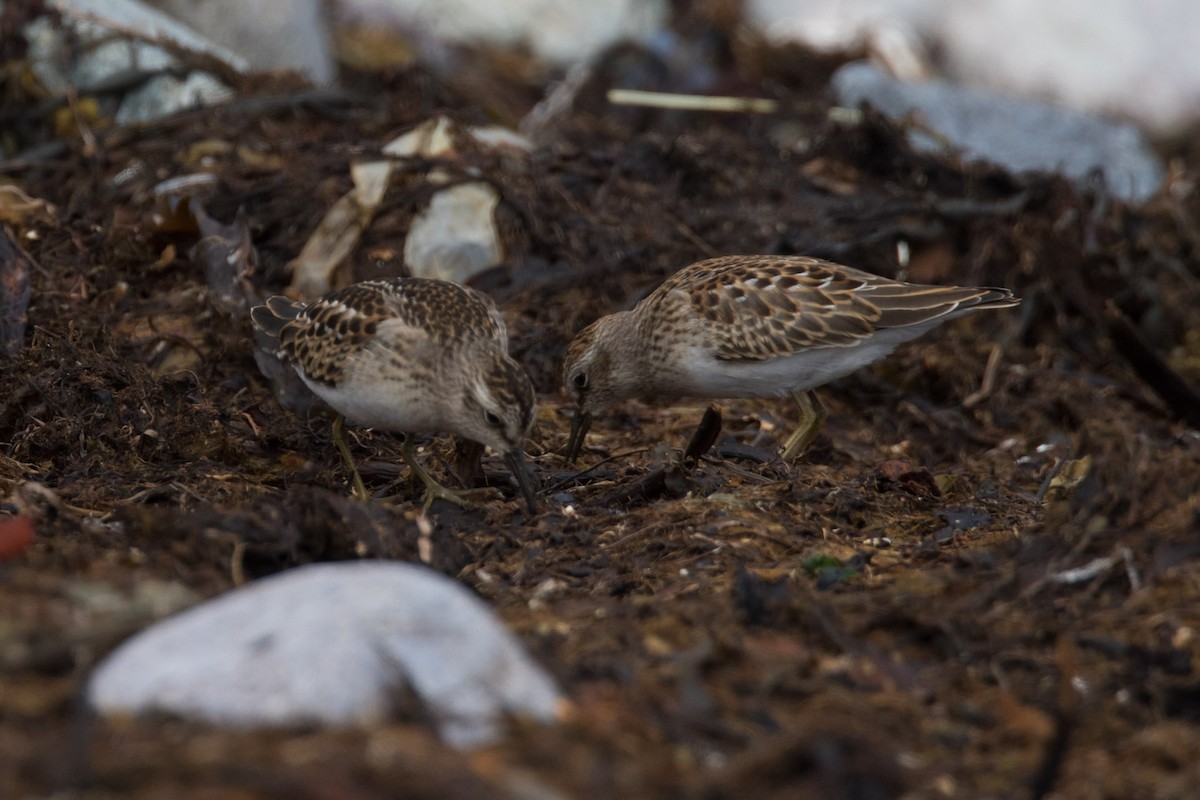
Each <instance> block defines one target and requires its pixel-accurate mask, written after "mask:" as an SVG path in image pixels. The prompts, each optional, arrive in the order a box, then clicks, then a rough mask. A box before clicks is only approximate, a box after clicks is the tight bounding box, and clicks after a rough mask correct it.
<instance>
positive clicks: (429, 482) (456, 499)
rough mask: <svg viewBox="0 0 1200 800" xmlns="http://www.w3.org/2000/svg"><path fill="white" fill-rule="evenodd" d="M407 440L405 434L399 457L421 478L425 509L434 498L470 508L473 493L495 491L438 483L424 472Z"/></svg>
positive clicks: (483, 493) (407, 437)
mask: <svg viewBox="0 0 1200 800" xmlns="http://www.w3.org/2000/svg"><path fill="white" fill-rule="evenodd" d="M409 440H410V437H409V436H407V435H406V436H405V437H404V444H403V445H402V446H401V447H400V457H401V458H403V459H404V463H405V464H408V468H409V469H411V470H412V471H413V474H414V475H416V476H417V477H418V478H420V479H421V483H423V484H425V500H424V503H423V508H424V509H425V510H426V511H428V510H429V507H430V506H431V505H433V501H434V500H446V501H447V502H450V503H454V504H455V505H456V506H462V507H463V508H470V507H471V502H472V501H471V499H470V498H471V497H472V496H473V495H478V496H484V495H487V494H494V493H495V489H460V490H457V491H456V490H454V489H448V488H446V487H445V486H443V485H442V484H440V483H438V482H437V480H436V479H435V478H434V477H433V476H432V475H430V474H429V473H428V472H426V471H425V468H424V467H422V466H421V465H420V464H419V463H418V462H417V454H416V453H414V452H413V447H412V444H411V443H410V441H409Z"/></svg>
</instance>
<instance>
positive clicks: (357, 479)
mask: <svg viewBox="0 0 1200 800" xmlns="http://www.w3.org/2000/svg"><path fill="white" fill-rule="evenodd" d="M345 429H346V418H345V417H344V416H343V415H341V414H336V415H335V416H334V418H333V443H334V444H336V445H337V449H338V452H340V453H341V454H342V458H343V459H345V461H346V466H347V467H349V468H350V475H351V476H352V478H353V480H354V494H355V496H357V497H358V499H359V500H362V501H364V502H365V501H367V500H369V499H371V498H370V495H368V494H367V487H366V486H364V485H363V481H362V476H361V475H359V474H358V467H357V466H356V465H355V463H354V457H353V456H351V455H350V447H349V446H348V445H347V444H346V436H345Z"/></svg>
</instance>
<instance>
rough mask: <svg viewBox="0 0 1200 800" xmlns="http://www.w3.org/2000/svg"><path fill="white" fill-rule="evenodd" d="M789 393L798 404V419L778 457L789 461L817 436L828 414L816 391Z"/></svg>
mask: <svg viewBox="0 0 1200 800" xmlns="http://www.w3.org/2000/svg"><path fill="white" fill-rule="evenodd" d="M791 394H792V399H794V400H795V401H796V405H798V406H800V421H799V423H798V424H797V425H796V432H795V433H793V434H792V435H791V436H789V437H788V440H787V441H786V442H784V444H783V451H782V452H781V453H780V457H781V458H782V459H783V460H784V461H791V460H792V459H793V458H795V457H796V456H798V455H800V454H801V453H803V452H804V451H805V449H806V448H807V447H808V446H809V445H810V444H812V441H813V439H815V438H817V434H818V433H820V431H821V426H822V425H824V424H825V418H826V417H827V416H828V413H827V412H826V411H825V406H824V405H822V404H821V398H819V397H817V393H816V392H813V391H811V390H810V391H807V392H792V393H791Z"/></svg>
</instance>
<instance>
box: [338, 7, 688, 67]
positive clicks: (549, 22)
mask: <svg viewBox="0 0 1200 800" xmlns="http://www.w3.org/2000/svg"><path fill="white" fill-rule="evenodd" d="M339 6H340V8H341V9H342V10H343V13H345V14H347V15H348V16H351V17H358V18H361V19H365V20H369V21H370V22H371V24H375V25H386V24H388V22H389V20H391V21H395V22H397V23H400V24H401V25H408V26H417V27H419V28H421V29H424V30H426V31H428V32H429V33H430V34H431V35H432V36H433V37H435V38H437V39H442V40H445V41H449V42H460V43H461V42H466V43H470V42H486V43H489V44H493V45H500V46H506V47H507V46H513V45H525V46H528V47H529V49H530V51H531V52H532V53H534V54H535V55H536V56H538V57H539V58H542V59H545V60H548V61H552V62H556V63H569V62H572V61H575V60H577V59H580V58H587V57H589V56H591V55H593V54H594V53H597V52H599V51H600V50H602V49H604V48H605V47H607V46H608V45H610V44H612V43H614V42H617V41H620V40H622V39H634V40H639V41H644V40H645V39H647V38H649V37H650V36H651V35H653V34H654V32H656V31H657V30H658V29H659V28H661V27H662V25H663V22H664V21H665V20H666V17H667V13H668V7H667V3H665V2H663V0H604V2H590V3H581V2H578V0H506V1H505V2H502V3H498V2H495V0H340V2H339Z"/></svg>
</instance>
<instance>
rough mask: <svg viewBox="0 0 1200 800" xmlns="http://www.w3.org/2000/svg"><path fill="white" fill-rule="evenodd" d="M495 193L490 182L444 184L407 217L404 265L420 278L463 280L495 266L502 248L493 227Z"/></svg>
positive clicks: (498, 234) (498, 200) (498, 235)
mask: <svg viewBox="0 0 1200 800" xmlns="http://www.w3.org/2000/svg"><path fill="white" fill-rule="evenodd" d="M499 202H500V195H499V194H497V192H496V190H495V189H494V188H493V187H492V186H491V184H487V183H483V182H481V181H468V182H467V183H459V184H455V185H454V186H448V187H446V188H445V189H442V190H440V191H438V193H437V194H435V195H434V196H433V197H432V198H430V200H429V205H428V206H427V207H426V208H424V209H422V210H421V213H419V214H417V216H416V217H415V218H413V221H412V225H411V226H410V227H409V229H408V236H406V237H405V239H404V263H405V264H406V265H407V266H408V269H409V271H410V272H411V273H412V274H413V275H416V276H418V277H422V278H440V279H442V280H446V281H455V282H457V283H466V282H467V281H468V280H470V279H471V278H472V277H473V276H475V275H478V274H479V273H481V272H484V271H486V270H489V269H491V268H492V267H494V266H497V265H499V264H500V263H501V262H502V261H503V260H504V246H503V244H502V243H501V241H500V232H499V231H498V230H497V229H496V205H497V204H498V203H499Z"/></svg>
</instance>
